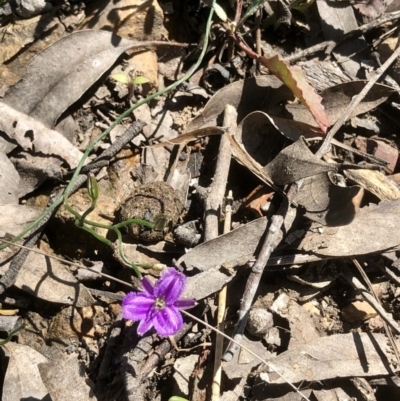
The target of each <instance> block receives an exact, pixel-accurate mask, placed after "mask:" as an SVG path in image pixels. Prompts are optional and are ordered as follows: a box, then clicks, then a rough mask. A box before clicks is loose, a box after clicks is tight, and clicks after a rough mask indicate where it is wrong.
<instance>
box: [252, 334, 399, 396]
mask: <svg viewBox="0 0 400 401" xmlns="http://www.w3.org/2000/svg"><path fill="white" fill-rule="evenodd" d="M391 359H392V351H391V349H390V346H389V345H388V341H387V339H386V336H385V335H384V334H380V333H379V334H378V333H348V334H336V335H332V336H328V337H320V338H318V339H315V340H314V341H311V342H308V343H306V344H304V345H300V346H298V347H296V348H294V349H292V350H289V351H286V352H283V353H282V354H280V355H279V356H277V357H276V358H275V359H272V360H269V361H268V363H269V365H270V366H272V367H273V368H274V369H276V370H277V371H278V372H280V373H281V374H282V375H283V376H284V377H285V378H286V380H288V381H289V382H290V383H294V384H295V383H299V382H302V381H306V382H309V381H318V380H327V379H336V378H338V377H357V376H360V377H370V376H379V375H390V374H393V373H394V372H396V371H398V369H396V368H395V367H394V366H393V365H392V364H391ZM256 380H257V381H258V384H256V388H255V389H254V391H255V392H256V393H257V394H260V392H261V391H262V389H264V391H265V386H266V385H270V383H274V384H278V383H280V384H283V383H285V381H284V380H283V379H282V378H281V377H279V376H278V375H276V374H275V373H274V372H270V373H267V372H262V373H259V375H258V378H257V379H256ZM262 382H264V383H262Z"/></svg>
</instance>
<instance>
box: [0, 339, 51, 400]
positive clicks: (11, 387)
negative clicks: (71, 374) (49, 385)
mask: <svg viewBox="0 0 400 401" xmlns="http://www.w3.org/2000/svg"><path fill="white" fill-rule="evenodd" d="M0 352H1V353H2V354H3V356H2V359H3V361H4V359H5V358H8V359H9V361H8V366H7V370H6V373H5V377H4V383H3V397H2V399H3V400H7V401H20V400H30V399H32V398H33V395H34V398H35V399H38V400H48V399H49V393H48V391H47V389H46V386H45V385H44V384H43V381H42V379H41V378H40V373H39V369H38V364H39V363H44V362H46V361H47V358H46V357H44V356H43V355H42V354H40V353H39V352H37V351H35V350H34V349H33V348H31V347H28V346H26V345H22V344H17V343H13V342H9V343H8V344H7V346H6V347H1V351H0ZM5 355H6V356H5Z"/></svg>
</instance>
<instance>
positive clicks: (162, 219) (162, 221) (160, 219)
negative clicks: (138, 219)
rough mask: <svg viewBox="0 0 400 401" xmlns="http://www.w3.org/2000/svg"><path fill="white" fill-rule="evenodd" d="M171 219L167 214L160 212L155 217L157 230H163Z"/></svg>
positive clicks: (155, 228)
mask: <svg viewBox="0 0 400 401" xmlns="http://www.w3.org/2000/svg"><path fill="white" fill-rule="evenodd" d="M170 221H171V219H170V218H169V217H167V216H166V215H165V214H162V213H159V214H157V215H156V216H155V217H154V228H153V230H155V231H163V230H164V228H165V227H166V226H167V225H168V223H169V222H170Z"/></svg>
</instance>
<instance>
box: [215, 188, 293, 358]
mask: <svg viewBox="0 0 400 401" xmlns="http://www.w3.org/2000/svg"><path fill="white" fill-rule="evenodd" d="M298 184H299V183H296V182H295V183H293V184H292V185H291V186H290V188H289V190H288V192H287V194H286V198H285V199H284V200H283V201H282V203H281V205H280V207H279V209H278V212H277V213H276V214H275V215H273V216H272V218H271V224H270V225H269V227H268V231H267V235H266V237H265V240H264V242H263V245H262V248H261V250H260V253H259V255H258V257H257V260H256V262H255V263H254V265H253V267H252V269H251V273H250V275H249V278H248V279H247V283H246V288H245V290H244V294H243V298H242V302H241V304H240V310H239V318H238V324H237V326H236V329H235V335H234V336H233V338H234V340H235V341H236V343H233V342H232V343H231V344H230V345H229V347H228V349H227V351H226V352H225V355H224V357H223V359H224V361H230V360H231V359H232V358H233V356H234V355H235V353H236V352H237V351H238V350H239V348H240V347H239V345H238V344H239V343H240V341H241V340H242V335H243V333H244V329H245V327H246V323H247V318H248V314H249V311H250V307H251V305H252V303H253V299H254V296H255V294H256V291H257V288H258V285H259V283H260V280H261V276H262V274H263V271H264V268H265V266H266V265H267V263H268V259H269V258H270V256H271V253H272V252H273V251H274V250H275V248H276V247H277V246H278V244H279V242H280V239H281V238H280V229H281V227H282V225H283V222H284V220H285V216H286V213H287V210H288V207H289V203H291V202H292V201H293V199H294V198H295V197H296V195H297V192H298V190H299V187H298Z"/></svg>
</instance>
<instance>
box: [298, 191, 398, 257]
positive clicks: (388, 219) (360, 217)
mask: <svg viewBox="0 0 400 401" xmlns="http://www.w3.org/2000/svg"><path fill="white" fill-rule="evenodd" d="M316 224H317V223H315V224H313V226H312V227H311V229H310V231H309V232H308V233H307V235H306V237H305V238H304V239H303V240H302V241H301V243H300V245H299V247H298V249H299V250H303V251H305V252H310V253H315V254H317V255H324V256H332V257H333V256H335V257H336V256H342V257H343V256H355V255H365V254H369V253H375V252H382V251H385V250H394V249H398V248H399V246H400V231H399V230H398V227H399V224H400V199H396V200H393V201H382V202H380V203H379V205H369V206H367V207H363V208H362V209H360V211H359V212H358V213H357V214H356V216H355V217H354V219H353V221H352V222H351V223H350V224H348V225H346V226H342V227H335V228H326V227H325V228H318V225H316Z"/></svg>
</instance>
